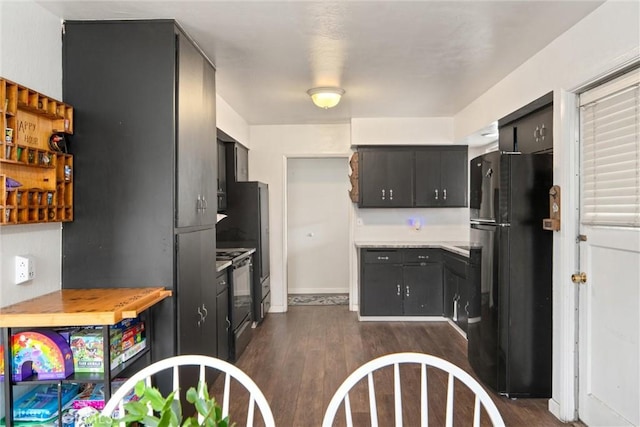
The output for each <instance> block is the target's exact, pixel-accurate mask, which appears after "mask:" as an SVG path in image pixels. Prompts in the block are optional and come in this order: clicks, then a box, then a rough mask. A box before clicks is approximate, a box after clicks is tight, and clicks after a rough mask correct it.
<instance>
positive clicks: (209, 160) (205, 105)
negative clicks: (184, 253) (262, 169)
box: [198, 58, 218, 225]
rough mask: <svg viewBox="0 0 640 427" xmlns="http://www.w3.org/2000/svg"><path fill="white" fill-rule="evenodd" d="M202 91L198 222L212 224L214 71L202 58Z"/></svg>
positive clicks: (215, 147)
mask: <svg viewBox="0 0 640 427" xmlns="http://www.w3.org/2000/svg"><path fill="white" fill-rule="evenodd" d="M202 67H203V76H204V79H203V91H202V114H201V115H200V126H201V127H202V129H203V135H202V139H201V140H200V144H201V146H202V147H201V149H200V152H201V157H200V159H199V160H200V164H199V168H200V191H201V193H202V205H203V206H202V210H201V213H200V218H199V221H198V224H200V225H213V224H215V223H216V217H217V213H218V209H217V197H218V187H217V185H216V178H217V176H218V162H217V161H216V157H217V151H218V145H217V138H216V132H217V130H216V74H215V73H216V72H215V69H214V68H213V67H212V66H211V64H209V62H208V61H206V60H204V58H203V60H202Z"/></svg>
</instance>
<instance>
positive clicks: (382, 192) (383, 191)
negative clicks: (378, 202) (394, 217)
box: [382, 188, 384, 200]
mask: <svg viewBox="0 0 640 427" xmlns="http://www.w3.org/2000/svg"><path fill="white" fill-rule="evenodd" d="M382 200H384V188H383V189H382Z"/></svg>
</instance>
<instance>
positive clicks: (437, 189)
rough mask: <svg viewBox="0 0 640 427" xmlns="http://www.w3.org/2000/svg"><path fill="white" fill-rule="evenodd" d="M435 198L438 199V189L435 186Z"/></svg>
mask: <svg viewBox="0 0 640 427" xmlns="http://www.w3.org/2000/svg"><path fill="white" fill-rule="evenodd" d="M435 191H436V200H438V189H437V188H436V190H435Z"/></svg>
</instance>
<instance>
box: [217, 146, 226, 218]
mask: <svg viewBox="0 0 640 427" xmlns="http://www.w3.org/2000/svg"><path fill="white" fill-rule="evenodd" d="M217 145H218V212H222V211H224V210H226V209H227V150H226V144H225V143H224V142H223V141H220V140H218V144H217Z"/></svg>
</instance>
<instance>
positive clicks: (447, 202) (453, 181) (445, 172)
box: [440, 150, 468, 207]
mask: <svg viewBox="0 0 640 427" xmlns="http://www.w3.org/2000/svg"><path fill="white" fill-rule="evenodd" d="M440 165H441V167H440V188H441V190H442V200H441V202H442V206H448V207H466V206H467V180H468V172H467V170H468V167H467V151H466V150H465V151H458V150H445V151H442V152H441V153H440Z"/></svg>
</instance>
